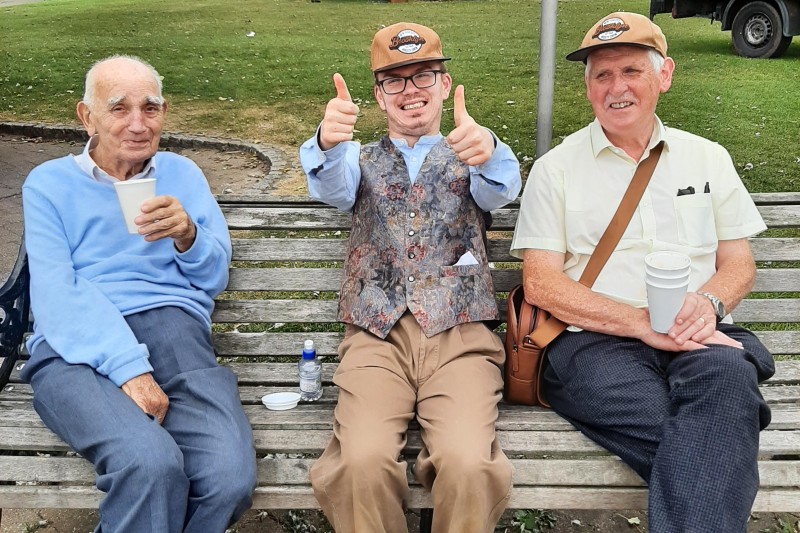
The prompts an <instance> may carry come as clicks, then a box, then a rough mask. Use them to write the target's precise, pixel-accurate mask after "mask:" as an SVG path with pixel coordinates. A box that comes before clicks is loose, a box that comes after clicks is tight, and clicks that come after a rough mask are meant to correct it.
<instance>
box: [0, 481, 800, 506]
mask: <svg viewBox="0 0 800 533" xmlns="http://www.w3.org/2000/svg"><path fill="white" fill-rule="evenodd" d="M101 499H102V493H101V492H100V491H98V490H97V489H95V488H93V487H61V486H59V487H52V486H36V487H32V486H16V487H15V486H0V502H2V503H3V506H4V507H7V508H16V509H35V508H65V509H70V508H72V509H81V508H87V507H97V505H98V504H99V503H100V500H101ZM531 502H535V505H536V506H537V507H541V508H544V509H617V510H622V509H645V508H647V491H646V489H644V488H597V487H588V488H584V487H579V488H572V487H517V488H514V489H512V492H511V497H510V499H509V504H508V507H509V508H511V509H514V508H529V507H531V506H532V503H531ZM430 506H431V501H430V494H429V493H428V492H427V491H425V490H424V489H422V488H421V487H416V486H415V487H412V488H411V493H410V498H409V507H411V508H422V507H430ZM253 507H254V508H256V509H316V508H318V504H317V502H316V500H315V499H314V495H313V494H312V491H311V487H292V486H275V485H273V486H268V487H263V486H262V487H258V488H256V491H255V493H254V495H253ZM753 511H755V512H769V511H786V512H797V511H800V491H797V490H788V489H769V488H767V489H763V490H760V491H759V492H758V495H757V496H756V500H755V503H754V505H753Z"/></svg>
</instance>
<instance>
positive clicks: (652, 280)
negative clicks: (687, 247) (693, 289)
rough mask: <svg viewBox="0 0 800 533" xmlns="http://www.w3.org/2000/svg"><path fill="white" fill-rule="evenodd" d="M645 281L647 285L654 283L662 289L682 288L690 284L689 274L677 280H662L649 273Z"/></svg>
mask: <svg viewBox="0 0 800 533" xmlns="http://www.w3.org/2000/svg"><path fill="white" fill-rule="evenodd" d="M644 281H645V283H652V284H654V285H658V286H661V287H680V286H682V285H685V284H687V283H689V274H688V273H686V274H684V275H683V276H681V277H676V278H660V277H658V276H653V275H651V274H650V273H647V274H645V275H644Z"/></svg>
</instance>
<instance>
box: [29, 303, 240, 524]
mask: <svg viewBox="0 0 800 533" xmlns="http://www.w3.org/2000/svg"><path fill="white" fill-rule="evenodd" d="M126 320H127V322H128V324H129V325H130V327H131V329H132V330H133V332H134V334H135V335H136V338H137V339H138V340H139V341H140V342H142V343H144V344H146V345H147V347H148V348H149V350H150V363H151V365H152V366H153V368H154V370H153V376H154V378H155V380H156V381H157V382H158V384H159V385H160V386H161V388H162V389H163V390H164V392H165V393H166V395H167V396H168V397H169V401H170V404H169V410H168V411H167V416H166V418H165V419H164V424H163V426H162V425H159V424H158V422H157V421H155V420H154V419H153V418H152V417H150V416H148V415H146V414H145V413H144V412H143V411H142V410H141V409H140V408H139V407H138V406H137V405H136V404H134V403H133V401H132V400H131V399H130V398H128V396H127V395H126V394H125V393H124V392H122V389H120V388H119V387H117V386H116V385H115V384H114V383H112V382H111V381H109V380H108V378H106V377H105V376H102V375H100V374H98V373H97V372H95V370H94V369H92V368H91V367H89V366H87V365H71V364H68V363H67V362H66V361H64V360H63V359H62V358H61V357H60V356H59V355H58V354H57V353H56V352H55V351H53V349H52V348H51V347H50V346H49V345H47V343H42V344H41V345H40V346H39V347H38V348H37V349H36V350H35V353H34V354H33V355H32V357H31V360H30V362H29V363H28V364H27V365H26V367H25V369H24V371H23V376H22V377H23V379H25V380H27V381H29V382H30V383H31V385H32V386H33V405H34V408H35V409H36V412H37V413H39V416H41V418H42V420H43V421H44V423H45V424H46V425H47V427H49V428H50V429H51V430H53V432H55V433H56V434H57V435H58V436H59V437H61V438H62V439H63V440H64V441H66V442H67V443H68V444H69V445H70V446H71V447H72V448H73V449H74V450H75V451H76V452H78V453H79V454H80V455H81V456H83V457H85V458H86V459H88V460H89V461H91V463H92V464H93V465H94V468H95V472H96V483H97V488H99V489H100V490H102V491H103V492H105V493H106V497H105V498H104V499H103V501H102V503H101V504H100V523H99V524H98V526H97V529H96V531H103V532H106V533H108V532H114V533H116V532H132V533H161V532H164V533H178V532H183V531H185V532H196V533H222V532H223V531H225V529H226V528H227V527H228V525H229V524H231V523H232V522H234V521H235V520H236V519H238V518H239V517H240V516H241V514H242V513H244V511H246V510H247V509H248V508H249V507H250V505H251V495H252V491H253V489H254V488H255V484H256V474H255V470H256V464H255V452H254V449H253V444H252V432H251V429H250V424H249V422H248V420H247V417H246V416H245V415H244V412H243V411H242V407H241V403H240V401H239V393H238V389H237V386H236V377H235V376H234V374H233V373H232V372H231V371H230V370H229V369H227V368H224V367H220V366H219V365H218V364H217V361H216V358H215V356H214V350H213V347H212V345H211V338H210V332H209V331H208V328H207V327H206V326H205V324H203V323H202V322H201V321H200V320H198V319H197V318H195V317H193V316H191V315H189V314H188V313H187V312H185V311H183V310H181V309H178V308H175V307H163V308H158V309H153V310H150V311H145V312H142V313H138V314H134V315H131V316H128V317H126Z"/></svg>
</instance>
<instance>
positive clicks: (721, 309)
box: [697, 292, 728, 322]
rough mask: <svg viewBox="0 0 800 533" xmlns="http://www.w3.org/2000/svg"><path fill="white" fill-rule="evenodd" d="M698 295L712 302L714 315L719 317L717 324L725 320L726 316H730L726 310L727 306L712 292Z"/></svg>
mask: <svg viewBox="0 0 800 533" xmlns="http://www.w3.org/2000/svg"><path fill="white" fill-rule="evenodd" d="M697 294H699V295H700V296H703V297H705V298H708V301H709V302H711V305H712V306H713V307H714V314H716V315H717V322H719V321H720V320H722V319H723V318H725V316H726V315H727V314H728V312H727V311H726V310H725V304H723V303H722V301H720V299H719V298H717V297H716V296H714V295H713V294H711V293H710V292H698V293H697Z"/></svg>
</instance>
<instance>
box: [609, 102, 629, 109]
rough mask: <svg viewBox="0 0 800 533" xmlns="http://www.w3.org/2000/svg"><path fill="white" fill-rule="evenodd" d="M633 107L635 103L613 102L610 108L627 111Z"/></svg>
mask: <svg viewBox="0 0 800 533" xmlns="http://www.w3.org/2000/svg"><path fill="white" fill-rule="evenodd" d="M632 105H633V102H613V103H612V104H611V105H610V107H611V109H625V108H626V107H630V106H632Z"/></svg>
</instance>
